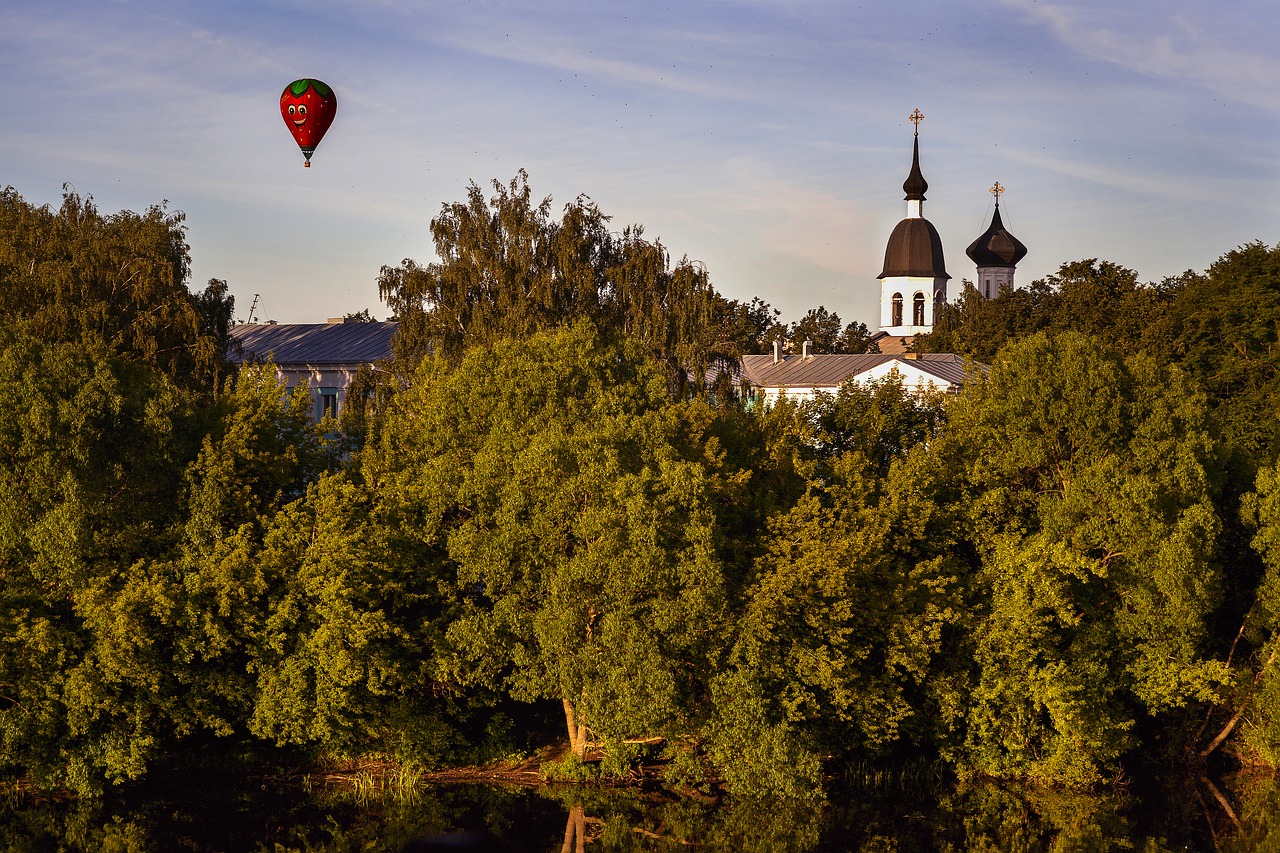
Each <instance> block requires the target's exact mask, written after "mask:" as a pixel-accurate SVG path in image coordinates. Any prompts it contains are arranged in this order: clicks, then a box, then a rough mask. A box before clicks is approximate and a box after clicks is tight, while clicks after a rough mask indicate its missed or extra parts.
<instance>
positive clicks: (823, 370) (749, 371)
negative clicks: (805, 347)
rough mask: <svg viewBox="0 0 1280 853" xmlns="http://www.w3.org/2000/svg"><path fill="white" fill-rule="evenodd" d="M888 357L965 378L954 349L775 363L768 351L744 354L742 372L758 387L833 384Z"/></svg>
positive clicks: (790, 358) (955, 380)
mask: <svg viewBox="0 0 1280 853" xmlns="http://www.w3.org/2000/svg"><path fill="white" fill-rule="evenodd" d="M891 361H896V362H900V363H901V364H903V365H910V366H911V367H914V368H916V369H917V370H921V371H923V372H925V373H928V374H930V375H931V376H936V377H937V378H938V379H941V380H943V381H945V382H948V383H950V384H951V385H954V386H963V385H964V383H965V380H966V379H967V378H968V371H967V370H966V366H965V362H964V359H963V358H961V357H960V356H958V355H955V354H954V353H919V354H915V353H909V354H886V353H865V354H863V355H812V356H809V357H808V358H805V357H803V356H801V355H797V354H789V355H786V356H784V357H783V358H782V359H781V360H780V361H778V362H777V363H775V362H774V360H773V356H771V355H744V356H743V357H742V373H743V374H744V375H745V377H746V378H747V379H748V380H749V381H750V382H751V383H752V384H753V385H758V386H760V387H762V388H835V387H839V385H840V384H841V383H843V382H844V381H845V380H846V379H848V378H849V377H851V376H857V375H859V374H861V373H865V372H867V371H868V370H871V369H872V368H875V367H879V366H880V365H882V364H885V363H887V362H891ZM978 369H981V367H979V368H978Z"/></svg>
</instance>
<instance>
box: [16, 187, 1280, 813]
mask: <svg viewBox="0 0 1280 853" xmlns="http://www.w3.org/2000/svg"><path fill="white" fill-rule="evenodd" d="M431 230H432V235H433V237H434V239H435V245H436V252H437V255H438V260H437V261H435V262H432V263H429V264H419V263H416V262H413V261H404V262H403V263H402V264H400V265H399V266H395V267H391V266H388V267H384V268H383V270H382V272H381V274H380V276H379V279H378V285H379V290H380V293H381V296H382V298H383V299H384V301H385V302H386V303H387V305H388V306H389V307H390V308H391V310H392V311H393V312H394V313H395V315H396V317H397V319H398V320H399V322H400V326H399V329H400V331H399V333H398V336H397V339H396V340H395V356H394V358H393V360H392V362H391V363H390V364H388V365H386V366H384V369H383V370H380V371H378V372H376V373H370V374H369V375H368V376H366V377H364V381H363V382H362V383H361V385H360V388H359V389H358V390H357V391H354V392H353V393H352V395H351V397H350V399H349V401H348V406H347V408H346V411H345V413H344V417H343V420H342V422H340V423H336V422H333V421H326V422H322V423H319V424H317V423H315V422H313V420H312V411H313V410H312V406H311V403H310V401H309V399H308V398H307V397H306V395H305V392H300V393H295V394H294V395H292V396H289V395H287V394H286V392H285V388H284V386H283V385H282V384H281V383H280V382H279V381H278V380H277V379H276V376H275V372H274V370H273V369H272V368H271V366H270V365H265V366H255V365H246V366H244V367H242V368H240V369H238V370H233V369H232V367H231V364H230V362H229V361H228V360H227V353H228V346H229V342H230V338H229V327H230V323H231V317H232V301H231V298H230V296H229V295H228V292H227V287H226V284H225V282H221V281H217V280H214V281H211V282H209V284H208V285H207V287H206V288H205V289H203V290H202V291H198V292H195V291H192V290H191V289H190V288H189V286H188V285H189V282H188V278H189V262H188V260H189V259H188V249H187V244H186V240H185V231H184V226H183V224H182V216H181V214H178V213H174V212H170V211H169V210H167V209H166V208H165V207H163V206H160V207H155V208H151V209H150V210H148V211H146V212H145V213H143V214H135V213H131V212H127V211H125V212H121V213H117V214H112V215H104V214H102V213H101V212H99V211H98V210H97V209H96V208H95V206H94V204H93V202H92V199H88V198H82V197H80V196H78V195H76V194H74V193H71V192H69V193H67V194H66V196H65V198H64V201H63V204H62V206H61V208H60V209H53V208H51V207H48V206H45V207H36V206H34V205H31V204H30V203H28V202H27V201H25V200H24V199H23V198H22V197H21V196H20V195H19V194H18V193H17V192H15V191H14V190H12V189H9V190H7V191H5V192H4V193H3V194H0V387H3V389H4V397H5V403H6V404H5V405H4V406H3V407H0V771H2V772H3V773H4V774H5V775H8V776H10V777H22V778H26V779H28V780H31V781H32V782H34V783H36V784H39V785H44V786H51V787H52V786H60V787H64V788H68V789H71V790H74V791H77V792H81V793H86V794H89V793H93V792H95V791H100V790H102V789H103V787H104V786H106V785H110V784H113V783H119V782H123V781H127V780H131V779H138V778H140V777H142V776H144V775H145V774H146V773H148V771H149V770H151V769H153V768H155V767H157V766H159V765H162V764H164V763H166V762H168V761H171V760H172V759H173V756H175V755H181V754H184V753H192V752H198V751H200V750H210V749H214V750H222V751H224V752H228V751H230V752H235V751H236V750H242V749H248V750H250V751H252V750H253V749H267V748H271V749H274V748H277V747H286V748H289V749H292V750H295V751H297V754H302V755H310V756H313V757H317V758H318V757H343V756H368V755H380V756H386V757H388V758H391V759H395V760H398V761H403V762H412V763H414V764H416V765H419V766H437V765H440V764H447V763H451V762H455V763H456V762H468V761H479V760H483V759H484V758H486V757H492V756H495V755H501V754H504V753H505V752H509V751H511V750H512V749H513V748H514V746H513V745H514V744H518V743H519V742H520V737H521V735H520V732H519V731H518V728H517V727H518V724H519V723H520V721H521V720H523V719H524V717H523V716H522V715H521V713H520V712H519V710H518V709H520V708H535V709H542V713H544V714H546V713H553V714H554V715H555V716H556V717H557V718H558V717H559V716H560V715H561V714H563V720H564V723H563V728H562V731H563V732H564V737H565V740H566V744H567V745H568V747H570V748H571V752H570V755H571V756H577V757H579V758H580V757H582V756H583V755H585V753H586V749H587V745H588V743H595V744H602V745H603V749H604V751H605V754H606V759H605V766H606V767H609V766H613V767H617V766H620V765H621V764H623V763H625V761H626V760H627V757H628V755H629V754H630V750H633V749H634V743H633V742H634V741H636V740H637V739H650V738H661V739H662V741H661V743H662V744H663V745H664V746H663V749H664V751H665V755H666V756H667V757H668V758H670V759H671V761H670V763H669V764H668V765H667V767H668V772H669V774H670V778H671V781H672V782H673V783H681V784H693V785H699V784H704V783H706V782H707V781H708V780H709V779H711V778H712V777H716V778H719V779H722V780H723V781H724V783H725V785H726V786H727V788H728V790H730V791H731V792H734V793H737V794H741V795H747V796H750V795H769V796H798V797H805V796H813V795H814V794H816V793H819V792H821V790H822V788H823V784H824V781H825V780H829V779H832V778H835V777H838V776H839V774H840V772H841V770H842V769H843V768H847V767H850V766H854V765H859V764H862V763H865V762H895V761H904V760H913V761H918V760H921V759H925V760H930V761H937V762H939V763H941V764H943V765H945V766H947V767H949V768H951V769H952V770H953V771H954V772H955V773H956V774H957V775H959V776H961V777H991V778H998V779H1006V780H1018V781H1029V782H1033V783H1040V784H1048V785H1062V786H1089V785H1094V784H1098V783H1103V782H1106V781H1107V780H1110V779H1114V778H1116V777H1117V776H1119V775H1121V774H1124V773H1132V771H1133V770H1134V769H1135V768H1137V767H1139V766H1141V767H1142V768H1144V769H1145V770H1147V771H1150V770H1152V769H1153V768H1155V769H1156V770H1163V771H1164V772H1178V771H1183V770H1190V771H1192V772H1195V773H1197V774H1198V773H1199V772H1200V768H1201V767H1202V766H1203V765H1204V764H1205V763H1206V762H1207V761H1210V760H1218V756H1222V757H1223V759H1222V760H1231V761H1235V762H1238V763H1246V764H1262V765H1269V766H1273V767H1274V766H1275V765H1276V763H1277V761H1278V760H1280V674H1278V672H1280V666H1277V663H1276V657H1277V654H1278V652H1280V639H1278V638H1277V627H1280V624H1278V621H1277V620H1278V619H1280V467H1278V466H1277V464H1276V456H1277V446H1278V444H1280V433H1278V426H1277V422H1278V419H1277V417H1276V414H1277V412H1278V411H1280V409H1278V406H1277V404H1278V402H1280V401H1278V399H1277V397H1278V395H1280V377H1278V376H1277V366H1278V365H1280V350H1277V334H1278V330H1280V247H1277V248H1269V247H1268V246H1266V245H1265V244H1262V243H1250V244H1247V245H1243V246H1241V247H1239V248H1236V249H1234V250H1232V251H1228V252H1227V253H1226V254H1224V255H1223V256H1222V257H1221V258H1220V259H1219V260H1218V261H1216V262H1215V263H1213V264H1212V265H1211V266H1210V267H1209V268H1208V269H1207V270H1206V271H1205V272H1204V273H1203V274H1199V273H1187V274H1185V275H1183V276H1180V277H1178V278H1176V279H1170V280H1166V281H1164V282H1161V283H1159V284H1143V283H1140V282H1139V281H1138V278H1137V275H1136V274H1135V273H1134V272H1133V271H1131V270H1127V269H1124V268H1122V267H1119V266H1117V265H1115V264H1112V263H1109V262H1105V261H1097V260H1085V261H1079V262H1074V263H1067V264H1064V265H1063V266H1062V267H1061V269H1060V270H1059V272H1058V273H1057V274H1055V275H1053V276H1050V277H1048V278H1047V279H1045V280H1042V281H1037V282H1034V283H1032V284H1031V285H1030V286H1029V287H1028V288H1026V289H1024V290H1016V291H1012V292H1005V293H1002V294H1000V295H999V296H998V297H997V298H993V299H990V300H984V299H981V298H979V297H978V296H977V294H976V293H975V292H974V291H973V290H972V289H971V288H966V290H965V292H964V295H963V296H962V297H961V299H960V301H959V302H958V304H957V305H955V306H952V307H949V308H947V309H946V310H945V311H944V312H943V314H942V316H941V318H940V320H939V323H938V325H937V328H936V330H935V332H934V333H933V334H932V335H930V336H927V337H926V338H922V339H920V340H919V341H918V346H919V347H920V348H921V349H931V350H939V351H954V352H960V353H963V354H965V355H968V356H970V357H972V358H973V359H975V360H977V361H981V362H983V363H985V364H988V365H989V366H990V371H989V373H987V374H985V375H984V374H982V373H981V372H975V373H974V374H973V376H972V380H971V382H970V384H969V385H968V386H967V388H966V389H965V391H964V392H963V393H961V394H959V395H956V396H954V397H948V398H929V397H918V396H914V395H910V394H907V393H905V392H904V390H903V389H902V387H901V386H898V385H896V384H893V383H884V384H879V385H870V386H846V387H845V388H843V389H841V391H840V392H839V394H837V395H835V396H832V397H827V398H820V399H819V400H817V401H815V402H813V403H808V404H804V405H796V404H793V403H787V402H785V401H784V402H783V403H781V404H779V405H776V406H774V407H772V408H768V409H765V408H762V407H759V406H755V405H753V404H752V403H751V401H749V400H745V399H742V398H741V397H740V396H739V395H737V394H736V393H735V392H734V390H733V388H732V387H731V383H728V382H719V383H712V384H711V386H710V387H707V385H706V383H704V382H703V381H702V377H704V376H707V375H715V374H716V371H717V369H719V375H721V376H730V375H731V369H732V366H733V365H734V363H735V362H736V359H737V358H738V357H739V356H741V355H742V354H743V353H746V352H753V351H764V350H765V349H766V348H767V347H768V345H769V344H768V342H769V341H770V340H771V339H773V338H774V337H777V336H780V335H781V336H787V337H791V336H797V335H798V336H803V337H804V338H813V339H815V340H818V341H820V343H819V346H820V347H821V348H826V349H828V350H836V349H839V350H843V351H863V350H865V349H866V347H867V345H868V341H869V335H868V334H867V330H866V328H865V326H861V324H856V323H854V324H848V325H847V326H846V325H844V324H842V323H841V322H840V320H839V318H838V317H835V315H833V314H830V313H829V312H827V311H826V310H825V309H818V310H815V311H812V312H810V313H809V315H808V316H807V317H806V318H803V319H802V320H801V321H798V322H796V323H792V324H783V323H781V322H780V321H779V320H778V315H777V312H775V311H773V309H772V308H771V307H770V306H768V305H767V304H766V303H764V302H762V301H760V300H758V299H757V300H754V301H753V302H751V303H741V302H737V301H733V300H727V299H725V298H724V297H722V296H721V295H720V294H718V293H717V292H716V291H715V289H714V288H713V287H712V285H711V283H710V280H709V277H708V273H707V271H706V270H705V269H704V268H702V266H701V265H699V264H697V263H695V262H690V261H688V260H680V261H678V262H675V263H673V262H672V260H671V257H670V255H669V253H668V251H667V249H666V248H665V247H664V246H663V245H662V244H661V243H660V242H659V241H655V240H650V239H647V238H646V237H645V236H644V233H643V230H642V229H641V228H639V227H638V226H632V227H629V228H627V229H625V230H623V231H621V232H617V231H612V230H610V225H609V219H608V217H607V216H605V215H604V214H603V213H602V212H601V211H600V210H599V209H598V208H597V207H596V205H595V204H594V203H593V202H591V200H590V199H588V198H586V197H580V198H578V199H576V200H575V201H573V202H571V203H569V204H568V205H566V206H565V207H564V208H563V210H562V212H561V213H560V215H559V216H558V217H557V216H556V215H554V214H553V210H552V206H551V202H550V200H549V199H547V200H542V201H540V202H539V201H537V200H536V199H535V198H534V197H533V196H532V195H531V193H530V190H529V187H528V183H527V179H526V177H525V176H524V174H523V173H521V174H519V175H517V176H516V178H515V179H513V180H512V181H510V182H509V183H507V184H502V183H499V182H494V184H493V192H492V194H491V195H486V193H485V192H484V191H482V190H481V189H480V188H479V187H477V186H475V185H472V186H471V187H470V188H469V190H468V193H467V198H466V199H465V200H464V201H461V202H458V203H454V204H446V205H444V207H443V208H442V210H441V212H440V214H439V215H438V216H437V218H436V219H435V220H434V221H433V222H432V224H431ZM573 760H574V759H573V758H569V759H567V761H570V762H571V761H573Z"/></svg>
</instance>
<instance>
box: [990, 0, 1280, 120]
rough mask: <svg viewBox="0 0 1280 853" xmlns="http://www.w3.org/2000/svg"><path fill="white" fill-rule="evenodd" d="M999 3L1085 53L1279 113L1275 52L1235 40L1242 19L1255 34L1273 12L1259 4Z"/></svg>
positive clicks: (1242, 26) (1279, 65)
mask: <svg viewBox="0 0 1280 853" xmlns="http://www.w3.org/2000/svg"><path fill="white" fill-rule="evenodd" d="M1005 3H1006V4H1007V5H1009V6H1011V7H1013V8H1016V9H1019V10H1021V11H1023V12H1024V13H1026V14H1027V15H1028V16H1030V17H1031V18H1032V19H1034V20H1037V21H1039V22H1041V23H1042V24H1045V25H1046V26H1048V27H1049V28H1050V29H1051V30H1052V31H1053V33H1054V34H1055V35H1056V36H1057V37H1058V38H1059V39H1060V40H1061V41H1062V42H1063V43H1064V44H1066V45H1067V46H1068V47H1070V48H1072V49H1073V50H1075V51H1077V52H1079V53H1081V54H1083V55H1085V56H1087V57H1089V58H1091V59H1097V60H1101V61H1103V62H1108V63H1111V64H1114V65H1117V66H1120V67H1122V68H1127V69H1129V70H1130V71H1135V72H1137V73H1139V74H1145V75H1148V76H1152V77H1161V78H1165V79H1170V80H1182V81H1189V82H1194V83H1196V84H1199V85H1201V86H1204V87H1205V88H1207V89H1209V90H1210V91H1212V92H1216V93H1218V94H1219V95H1221V96H1223V97H1226V98H1230V99H1232V100H1236V101H1239V102H1242V103H1250V104H1254V105H1257V106H1260V107H1264V108H1266V109H1269V110H1272V111H1277V112H1280V89H1277V87H1276V86H1275V81H1276V79H1278V78H1280V59H1278V58H1277V57H1276V56H1275V54H1274V52H1273V51H1271V50H1270V49H1269V48H1270V45H1269V44H1266V43H1263V44H1259V45H1258V46H1257V47H1256V48H1255V49H1254V50H1253V51H1251V50H1250V46H1249V45H1247V44H1245V43H1243V39H1242V36H1243V34H1244V32H1245V31H1246V30H1247V29H1248V26H1249V22H1252V24H1253V27H1254V28H1255V34H1256V27H1257V25H1258V23H1259V22H1260V18H1261V17H1263V16H1272V15H1274V14H1275V12H1274V9H1271V8H1265V7H1264V5H1263V4H1253V3H1235V4H1225V3H1215V4H1208V3H1205V4H1199V5H1198V6H1197V7H1196V8H1195V13H1194V14H1193V13H1192V11H1191V10H1190V9H1184V10H1183V11H1181V12H1178V13H1171V6H1172V4H1170V3H1156V4H1147V5H1146V6H1145V7H1138V8H1135V7H1134V6H1132V5H1131V4H1129V3H1126V4H1124V5H1123V6H1113V5H1111V4H1107V5H1106V6H1105V7H1102V8H1099V7H1096V6H1095V7H1090V8H1087V9H1086V8H1084V7H1083V6H1081V5H1080V4H1076V5H1071V4H1067V3H1052V2H1039V0H1005ZM1117 10H1122V11H1117ZM1126 14H1127V17H1126ZM1195 15H1198V16H1199V18H1196V17H1195ZM1232 15H1235V16H1237V18H1238V21H1237V23H1238V24H1239V25H1238V26H1236V27H1235V30H1236V31H1235V32H1234V33H1230V32H1224V31H1223V29H1224V24H1229V23H1231V21H1229V20H1228V19H1229V18H1230V17H1231V16H1232ZM1265 29H1267V30H1268V31H1270V30H1271V29H1272V28H1270V27H1266V28H1265ZM1268 41H1269V39H1268Z"/></svg>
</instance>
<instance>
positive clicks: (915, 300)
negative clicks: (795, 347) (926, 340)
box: [877, 110, 951, 337]
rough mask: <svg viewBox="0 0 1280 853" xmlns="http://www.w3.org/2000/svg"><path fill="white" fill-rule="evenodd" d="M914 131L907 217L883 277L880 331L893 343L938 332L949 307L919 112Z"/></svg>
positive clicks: (888, 255)
mask: <svg viewBox="0 0 1280 853" xmlns="http://www.w3.org/2000/svg"><path fill="white" fill-rule="evenodd" d="M910 118H911V123H912V124H914V125H915V139H914V143H913V148H912V153H911V173H910V174H909V175H908V176H907V180H906V181H905V182H904V183H903V184H902V189H903V190H904V191H905V192H906V202H907V216H906V218H905V219H903V220H902V221H901V222H899V223H898V225H897V227H896V228H894V229H893V234H891V235H890V236H889V245H888V246H887V247H886V248H885V251H884V271H883V272H881V273H880V275H879V276H877V278H879V279H880V329H881V331H883V332H887V333H888V334H889V335H892V336H894V337H910V336H912V335H918V334H927V333H928V332H931V331H933V320H934V316H935V314H936V312H937V310H938V309H939V308H940V307H941V306H942V305H943V304H944V303H945V302H946V301H947V281H948V279H950V278H951V276H949V275H947V269H946V263H945V260H944V259H943V255H942V238H941V237H939V236H938V229H936V228H934V227H933V223H931V222H930V221H929V220H927V219H925V218H924V194H925V191H926V190H928V189H929V184H928V182H927V181H925V179H924V175H923V173H921V171H920V122H921V121H923V120H924V115H923V114H922V113H921V112H920V110H916V111H915V112H913V113H912V114H911V116H910Z"/></svg>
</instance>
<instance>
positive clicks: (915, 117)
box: [907, 107, 924, 136]
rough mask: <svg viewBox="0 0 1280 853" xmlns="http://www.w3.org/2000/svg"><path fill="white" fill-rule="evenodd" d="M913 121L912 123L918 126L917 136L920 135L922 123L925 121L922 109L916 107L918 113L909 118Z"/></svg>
mask: <svg viewBox="0 0 1280 853" xmlns="http://www.w3.org/2000/svg"><path fill="white" fill-rule="evenodd" d="M907 118H909V119H911V123H912V124H914V125H915V126H916V136H919V135H920V122H922V121H924V113H922V112H920V108H919V107H916V111H915V112H913V113H912V114H911V115H909V116H907Z"/></svg>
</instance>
